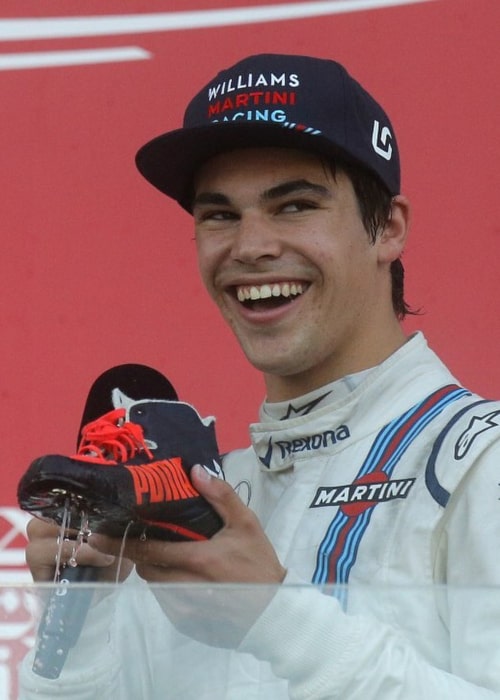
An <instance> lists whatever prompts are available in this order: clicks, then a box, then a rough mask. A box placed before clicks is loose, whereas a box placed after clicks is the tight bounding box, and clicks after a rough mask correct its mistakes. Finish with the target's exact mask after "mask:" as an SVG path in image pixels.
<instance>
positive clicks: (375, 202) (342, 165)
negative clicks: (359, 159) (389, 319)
mask: <svg viewBox="0 0 500 700" xmlns="http://www.w3.org/2000/svg"><path fill="white" fill-rule="evenodd" d="M331 166H332V168H333V173H334V174H335V171H336V170H342V171H343V172H344V173H345V174H346V175H347V177H348V178H349V179H350V180H351V182H352V186H353V188H354V193H355V195H356V199H357V202H358V207H359V211H360V214H361V219H362V221H363V225H364V227H365V229H366V231H367V233H368V235H369V237H370V240H371V241H372V243H374V242H375V240H376V238H377V236H378V234H379V233H380V232H381V231H383V230H384V228H385V227H386V226H387V224H388V223H389V221H390V220H391V216H392V195H391V193H390V192H389V190H388V189H387V187H386V186H385V185H384V184H383V182H381V180H379V178H378V177H376V176H375V175H372V173H370V172H369V171H368V170H366V169H365V168H363V167H360V166H357V165H353V164H352V163H350V162H348V161H344V160H343V159H338V160H336V161H335V162H334V163H332V164H331ZM404 277H405V270H404V267H403V263H402V261H401V258H398V259H397V260H394V261H393V262H392V263H391V279H392V306H393V308H394V312H395V313H396V315H397V317H398V318H399V319H401V320H402V319H403V318H404V317H405V316H407V315H415V314H418V311H414V310H413V309H412V308H411V307H410V306H409V304H408V303H407V302H406V301H405V298H404Z"/></svg>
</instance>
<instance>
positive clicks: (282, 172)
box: [193, 148, 399, 401]
mask: <svg viewBox="0 0 500 700" xmlns="http://www.w3.org/2000/svg"><path fill="white" fill-rule="evenodd" d="M193 214H194V220H195V232H196V243H197V250H198V260H199V268H200V272H201V276H202V278H203V281H204V283H205V285H206V288H207V290H208V292H209V293H210V295H211V297H212V298H213V299H214V301H215V302H216V303H217V305H218V306H219V309H220V311H221V313H222V315H223V316H224V318H225V320H226V321H227V322H228V323H229V325H230V326H231V328H232V330H233V331H234V333H235V335H236V337H237V338H238V340H239V342H240V344H241V346H242V348H243V350H244V352H245V354H246V355H247V357H248V359H249V361H250V362H251V363H252V364H253V365H254V366H255V367H257V368H258V369H259V370H261V371H262V372H264V374H265V378H266V384H267V389H268V398H269V399H270V400H274V401H277V400H285V399H287V398H291V397H292V396H294V395H295V396H296V395H297V394H298V393H305V392H306V391H310V390H312V389H314V388H316V387H318V386H321V385H322V384H324V383H326V382H328V381H332V380H334V379H337V378H339V377H340V376H343V375H345V374H347V373H350V372H354V371H358V370H361V369H364V368H365V367H369V366H372V365H373V364H376V363H377V362H379V361H381V359H384V357H385V356H386V354H389V353H386V354H385V355H384V352H385V351H384V352H383V351H382V349H381V347H379V346H380V344H381V343H382V344H383V340H382V339H383V338H384V334H386V335H387V333H388V328H385V327H384V326H390V327H391V328H390V333H391V337H392V334H393V333H394V332H395V331H394V329H395V327H396V326H397V327H398V328H399V326H398V324H397V322H396V319H395V317H394V314H393V312H392V303H391V291H390V274H389V265H390V260H389V261H388V260H386V259H385V257H384V255H381V254H380V247H381V245H382V243H381V242H380V241H379V240H377V241H376V242H375V244H373V243H370V240H369V237H368V234H367V232H366V230H365V228H364V226H363V223H362V221H361V218H360V214H359V209H358V205H357V202H356V198H355V195H354V191H353V188H352V185H351V182H350V180H349V179H348V177H347V176H346V175H345V174H344V173H342V172H338V173H337V174H336V175H335V176H334V175H333V174H332V172H331V170H330V169H329V168H328V166H327V165H325V163H324V162H323V161H322V160H321V159H320V158H319V157H317V156H315V155H314V154H311V153H306V152H302V151H298V150H292V149H282V148H276V149H274V148H260V149H241V150H238V151H232V152H228V153H224V154H222V155H219V156H217V157H215V158H213V159H211V160H210V161H209V162H208V163H206V164H205V165H204V166H203V167H202V168H201V169H200V171H199V173H198V175H197V178H196V182H195V198H194V209H193ZM393 257H397V255H394V256H393ZM391 351H392V350H391ZM379 355H382V356H381V357H379Z"/></svg>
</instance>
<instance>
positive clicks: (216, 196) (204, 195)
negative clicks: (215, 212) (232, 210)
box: [191, 192, 230, 209]
mask: <svg viewBox="0 0 500 700" xmlns="http://www.w3.org/2000/svg"><path fill="white" fill-rule="evenodd" d="M203 204H215V205H216V206H228V205H229V204H230V199H229V197H226V195H225V194H222V193H220V192H200V194H197V195H196V196H195V198H194V199H193V203H192V205H191V208H193V209H194V207H196V206H198V205H203Z"/></svg>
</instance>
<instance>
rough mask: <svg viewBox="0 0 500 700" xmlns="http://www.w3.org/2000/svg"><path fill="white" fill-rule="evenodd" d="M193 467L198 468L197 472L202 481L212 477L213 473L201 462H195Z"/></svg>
mask: <svg viewBox="0 0 500 700" xmlns="http://www.w3.org/2000/svg"><path fill="white" fill-rule="evenodd" d="M193 469H195V470H196V472H195V474H196V476H197V478H198V479H200V481H210V479H211V478H212V477H211V475H210V474H209V473H208V472H207V470H206V469H205V467H203V466H202V465H201V464H195V465H194V466H193Z"/></svg>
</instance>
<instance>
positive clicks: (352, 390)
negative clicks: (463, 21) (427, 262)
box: [22, 55, 500, 700]
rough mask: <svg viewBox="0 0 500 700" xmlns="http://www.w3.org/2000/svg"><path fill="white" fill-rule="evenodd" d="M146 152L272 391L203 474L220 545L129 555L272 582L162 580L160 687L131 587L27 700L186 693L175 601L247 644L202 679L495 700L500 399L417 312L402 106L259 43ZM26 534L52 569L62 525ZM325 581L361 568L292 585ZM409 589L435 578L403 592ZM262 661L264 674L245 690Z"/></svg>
mask: <svg viewBox="0 0 500 700" xmlns="http://www.w3.org/2000/svg"><path fill="white" fill-rule="evenodd" d="M137 164H138V167H139V170H140V171H141V173H142V174H143V175H144V176H145V177H146V179H148V180H149V181H150V182H151V183H152V184H153V185H155V186H156V187H157V188H159V189H160V190H161V191H162V192H164V193H165V194H167V195H169V196H170V197H173V198H174V199H176V200H177V201H178V202H179V203H180V204H181V206H183V207H184V208H185V209H187V210H188V211H190V212H192V214H193V217H194V224H195V232H196V243H197V252H198V259H199V267H200V272H201V276H202V278H203V281H204V283H205V286H206V288H207V290H208V292H209V294H210V295H211V297H212V298H213V300H214V301H215V303H216V304H217V305H218V307H219V309H220V311H221V313H222V315H223V316H224V318H225V320H226V321H227V322H228V324H229V325H230V326H231V328H232V330H233V331H234V333H235V335H236V337H237V338H238V340H239V342H240V344H241V346H242V349H243V351H244V352H245V354H246V356H247V357H248V359H249V361H250V362H251V363H252V365H254V366H255V367H256V368H257V369H259V370H260V371H261V372H263V375H264V378H265V384H266V391H267V397H266V401H265V402H264V404H263V406H262V408H261V415H260V422H259V423H258V424H256V425H253V426H251V428H250V436H251V441H252V446H251V447H250V448H248V449H247V450H241V451H236V452H233V453H231V454H229V455H227V456H226V457H225V459H224V465H223V466H224V472H225V476H226V479H227V481H228V482H229V483H224V482H223V481H222V480H218V479H214V478H212V477H210V476H209V475H208V474H207V472H206V471H205V470H203V469H202V468H199V467H196V468H194V469H193V470H192V472H191V478H192V483H193V485H194V486H195V488H196V489H197V490H198V491H199V493H200V494H201V495H202V496H204V497H205V498H206V500H207V501H208V502H209V503H210V504H211V505H212V506H213V507H214V508H215V510H216V511H217V512H218V514H219V516H220V517H221V519H222V521H223V523H224V526H223V528H222V529H221V530H220V531H219V532H218V533H217V534H215V535H214V536H213V537H212V538H211V539H210V540H208V541H206V542H183V543H171V542H161V541H154V540H148V541H146V542H143V541H141V540H140V539H135V540H128V542H127V543H126V544H125V555H126V557H127V558H128V560H129V561H130V562H133V563H134V564H135V568H136V571H137V573H138V574H139V576H140V577H141V578H143V579H145V580H146V581H148V582H150V583H187V582H203V583H207V582H208V583H210V584H211V583H241V584H257V583H258V584H270V585H271V586H272V588H271V589H269V588H266V587H264V589H261V587H259V588H256V589H255V590H256V591H261V594H257V593H255V594H254V595H253V596H251V595H250V593H248V595H247V598H244V599H243V600H242V599H238V598H237V599H234V600H230V599H229V598H225V599H223V600H222V601H221V600H220V599H219V597H218V593H217V590H214V589H210V594H209V596H208V597H207V598H205V597H204V596H203V595H202V594H201V593H198V594H193V595H192V596H191V595H189V594H188V593H187V592H186V596H185V597H184V598H182V604H181V602H180V601H179V599H175V596H174V600H172V598H169V595H168V592H167V593H166V594H165V595H164V596H162V595H161V594H160V593H158V594H157V595H158V600H159V601H160V604H161V606H162V610H163V612H164V614H165V616H164V618H162V617H161V616H160V618H161V619H160V621H158V611H156V618H155V619H156V625H161V632H159V631H157V629H156V627H155V629H153V628H151V629H150V628H149V627H148V626H147V625H145V624H144V617H142V618H139V619H141V624H142V628H143V631H146V632H147V633H148V636H146V638H145V639H144V640H142V644H141V645H140V649H139V650H138V651H137V652H136V653H137V655H139V659H140V660H139V661H138V660H137V658H135V663H134V670H135V672H137V668H138V667H139V668H141V667H143V666H145V665H148V671H149V672H150V676H149V678H150V680H149V685H148V683H146V682H145V681H144V680H143V681H141V682H142V683H143V685H140V684H139V685H137V680H134V677H133V674H132V673H131V671H130V669H128V668H127V664H126V663H125V662H123V654H124V651H123V648H120V639H122V638H123V637H124V635H126V634H131V633H132V632H124V630H127V629H133V622H132V621H133V620H134V619H135V618H134V616H135V615H136V614H137V613H134V610H135V607H134V605H133V604H131V603H130V599H128V600H129V602H128V603H127V604H126V605H122V607H118V610H119V611H120V613H119V614H118V613H117V614H116V615H115V618H113V619H114V622H113V623H111V622H109V619H110V617H109V615H110V613H106V612H105V610H106V609H105V606H106V605H108V606H109V605H110V603H109V599H105V600H104V601H101V602H100V603H99V604H98V605H96V606H95V608H94V610H92V611H91V615H90V621H89V622H88V623H87V625H86V628H85V629H84V632H83V634H82V638H81V640H80V642H79V644H78V646H77V647H76V649H75V651H74V653H73V656H72V658H70V659H69V664H68V668H65V670H64V672H63V674H62V675H61V678H60V680H59V681H48V682H46V683H44V682H42V681H41V680H40V679H36V678H34V674H31V673H30V670H29V668H28V667H27V666H26V667H25V669H24V671H23V675H22V683H23V686H24V688H25V691H24V692H25V697H27V698H28V697H37V698H39V697H41V694H43V693H45V694H46V695H50V692H51V691H52V692H53V693H54V697H55V696H56V695H55V691H57V696H58V697H59V696H64V695H65V693H68V694H69V693H74V692H76V690H77V689H78V692H79V695H78V697H79V698H93V697H97V696H99V697H101V695H102V696H103V697H104V696H105V697H119V698H129V697H130V698H132V697H134V698H136V697H144V698H150V697H162V698H163V697H179V698H181V697H182V698H189V697H191V695H190V686H189V679H188V680H186V685H185V687H184V688H183V690H182V691H181V690H179V688H178V686H176V687H175V688H173V687H172V685H171V684H170V685H169V678H170V679H171V678H172V676H171V675H170V676H169V673H168V672H167V671H166V670H165V667H166V665H167V664H169V663H171V658H178V657H177V656H176V655H177V654H181V653H182V650H179V645H178V646H175V645H174V647H172V649H171V654H172V655H173V656H172V657H170V656H169V655H168V654H165V656H161V655H159V654H158V650H157V649H156V648H155V644H157V643H159V642H158V640H159V639H160V637H161V635H164V634H165V632H164V629H163V625H166V624H167V623H166V617H167V616H168V617H170V618H171V619H172V621H173V622H174V624H175V625H177V626H178V627H179V628H180V629H181V631H183V632H185V633H186V634H187V635H189V636H193V637H198V636H200V637H201V638H202V641H204V642H207V643H209V644H214V645H219V644H220V645H221V646H228V647H232V648H235V649H236V652H234V653H233V655H232V656H231V660H230V661H229V662H228V663H227V666H225V667H224V671H223V672H222V676H221V675H220V674H219V676H217V674H215V676H217V677H216V678H214V677H212V676H211V675H209V676H207V683H206V685H205V686H204V694H203V695H202V697H219V698H221V697H224V698H240V697H254V695H252V692H253V691H252V688H255V687H257V685H258V697H264V698H273V699H278V700H279V699H281V698H287V697H290V698H307V699H308V700H311V699H315V698H317V699H319V698H322V699H325V698H328V699H333V698H342V700H359V699H360V698H363V700H367V699H368V698H373V699H377V700H378V699H380V698H384V700H391V699H392V698H394V699H395V698H405V700H413V699H416V698H436V699H437V698H439V700H448V699H449V700H457V699H460V700H462V699H463V700H465V699H466V698H467V699H468V700H472V699H476V698H478V699H479V698H498V697H500V649H499V645H498V641H497V638H498V629H499V625H500V607H499V605H498V600H495V601H494V604H491V603H492V601H490V600H487V599H486V598H485V596H486V593H483V595H482V596H481V595H480V594H478V595H477V596H475V595H474V594H473V592H472V591H470V587H473V586H478V585H486V586H498V585H499V584H500V563H499V562H498V557H496V556H495V554H496V546H497V543H498V542H499V541H500V518H499V517H498V516H499V513H498V508H499V506H498V492H497V484H498V481H499V478H498V420H496V419H495V417H496V416H498V415H500V405H499V404H498V403H492V402H486V401H484V400H483V399H481V398H480V397H478V396H474V395H472V394H471V393H470V392H468V391H467V390H465V389H463V388H462V387H461V386H460V385H459V384H458V383H457V381H456V380H455V379H454V378H453V377H452V376H451V375H450V373H449V372H448V370H447V369H446V368H445V367H444V365H443V364H442V363H441V362H440V360H439V359H438V358H437V357H436V356H435V355H434V354H433V353H432V351H431V350H430V349H429V348H428V347H427V344H426V342H425V339H424V338H423V336H422V335H421V334H416V335H415V336H413V337H411V338H407V337H406V335H405V333H404V331H403V329H402V327H401V324H400V321H401V319H402V318H403V317H404V315H405V313H407V312H408V310H409V309H408V306H407V304H406V302H405V300H404V296H403V270H402V265H401V262H400V256H401V254H402V252H403V249H404V246H405V241H406V236H407V233H408V224H409V204H408V201H407V200H406V198H405V197H404V196H402V195H401V193H400V169H399V157H398V150H397V143H396V139H395V135H394V130H393V127H392V125H391V124H390V122H389V119H388V117H387V115H386V114H385V113H384V111H383V110H382V108H381V107H380V106H379V105H378V104H377V103H376V102H375V101H374V100H373V99H372V98H371V97H370V96H369V95H368V94H367V93H366V92H365V90H364V89H363V88H362V87H361V86H360V85H359V84H358V83H357V82H356V81H355V80H353V78H351V77H350V76H349V75H348V73H347V72H346V71H345V70H344V68H342V67H341V66H340V65H339V64H337V63H335V62H333V61H329V60H323V59H315V58H310V57H303V56H286V55H284V56H281V55H260V56H252V57H249V58H247V59H244V60H242V61H240V62H239V63H237V64H236V65H235V66H233V67H231V68H229V69H227V70H225V71H222V72H221V73H220V74H219V75H217V76H216V77H215V78H214V79H213V80H212V81H210V83H209V84H208V85H207V86H206V87H204V88H203V89H202V90H201V91H200V92H199V93H198V94H197V95H196V96H195V97H194V99H193V100H192V102H191V103H190V105H189V106H188V108H187V111H186V115H185V120H184V127H183V128H182V129H179V130H176V131H174V132H170V133H167V134H164V135H162V136H159V137H158V138H157V139H154V140H153V141H151V142H150V143H148V144H146V145H145V146H144V147H143V148H142V149H141V150H140V151H139V153H138V156H137ZM30 538H31V543H30V546H29V548H28V561H29V564H30V566H31V569H32V572H33V575H34V578H35V580H49V579H50V578H51V576H52V573H53V561H54V553H55V548H56V544H55V539H54V529H53V528H52V527H51V526H48V525H47V524H45V523H39V522H36V521H33V522H32V524H31V527H30ZM91 542H93V546H94V548H91V547H89V546H84V547H82V548H81V550H80V552H79V562H80V563H81V564H92V565H94V566H102V567H103V569H102V570H103V571H104V572H106V573H105V574H104V576H105V577H108V578H112V576H113V575H114V568H115V567H116V562H115V560H113V559H110V558H109V556H110V554H111V555H117V554H118V553H119V548H120V546H121V543H120V542H115V541H113V540H110V539H108V538H103V537H97V538H91ZM99 550H100V551H99ZM63 556H66V554H65V553H64V552H63ZM126 573H128V568H127V567H125V571H122V577H123V576H124V575H125V574H126ZM311 582H312V583H315V584H322V585H324V584H346V583H349V584H352V585H351V586H349V588H348V589H347V590H346V591H343V592H340V593H339V594H337V595H331V594H328V595H327V594H325V593H327V591H323V590H322V589H318V588H317V587H310V588H302V589H298V590H295V589H294V588H293V587H291V586H287V585H285V586H280V587H279V588H276V585H277V584H281V583H285V584H297V583H301V584H303V583H311ZM354 584H372V585H373V586H374V589H373V590H374V594H373V597H371V596H369V595H368V593H367V592H366V589H365V593H364V594H363V595H362V594H358V593H357V588H356V586H355V585H354ZM377 584H378V585H383V586H386V585H389V586H390V589H389V590H390V591H391V594H390V598H389V599H387V598H385V597H384V595H383V593H382V592H380V593H379V594H377V587H376V586H377ZM431 584H443V586H445V587H443V588H440V589H433V588H430V586H431ZM400 586H403V587H404V586H414V587H417V590H418V593H416V592H415V593H414V594H413V595H412V596H411V597H410V596H409V595H406V596H403V597H401V599H398V596H397V591H398V590H399V589H398V587H400ZM464 586H465V587H469V588H468V589H467V590H468V591H469V592H468V593H467V597H465V600H466V605H464V604H463V601H464V596H463V592H462V593H461V591H462V587H464ZM123 590H124V591H126V590H127V586H124V587H123ZM126 595H127V594H126V592H124V593H123V595H122V597H123V598H124V599H125V598H126ZM129 595H130V593H129ZM142 595H144V593H143V594H142ZM146 602H147V601H145V600H144V599H141V605H142V606H143V607H142V611H141V614H142V615H145V612H144V610H145V609H146V608H147V605H146ZM238 602H239V605H238ZM117 605H118V606H120V603H117ZM103 606H104V607H103ZM103 611H104V612H103ZM210 617H212V618H213V620H212V622H213V625H212V626H207V629H209V630H210V634H204V627H203V626H204V624H205V623H206V621H207V620H208V619H210ZM130 626H131V627H130ZM104 630H106V631H107V632H109V635H110V639H109V640H108V639H107V637H106V635H105V634H104ZM149 634H151V638H152V639H154V642H151V640H150V639H149ZM104 637H106V640H105V641H103V638H104ZM148 645H149V646H148ZM180 646H182V645H180ZM188 648H189V644H188ZM155 653H156V656H157V658H154V656H155ZM247 654H250V655H251V657H250V658H252V659H259V660H261V661H262V662H265V663H266V664H269V667H268V666H266V667H265V668H266V669H267V670H266V671H262V669H261V667H259V669H260V670H259V671H256V670H255V668H254V667H253V666H252V665H251V662H247V661H245V659H248V658H249V657H247ZM120 655H121V656H120ZM241 659H243V660H241ZM252 663H253V661H252ZM248 664H250V666H248ZM197 670H199V669H198V667H197V669H193V674H194V675H195V674H196V671H197ZM106 673H109V674H111V675H110V677H111V678H112V679H113V680H112V682H109V681H108V684H107V685H106V681H105V680H104V679H105V678H106V677H107V676H106ZM203 673H207V669H203ZM170 674H172V667H171V670H170ZM245 674H247V675H248V676H249V677H250V678H252V674H262V675H261V676H260V681H258V682H257V681H256V680H255V679H256V676H255V675H254V676H253V679H254V681H255V683H257V685H255V686H252V684H251V682H250V681H249V683H248V684H247V685H246V686H245V682H244V678H245ZM124 679H125V680H124ZM262 679H265V680H262ZM134 683H135V685H134ZM217 683H218V684H219V685H217ZM214 688H215V690H214ZM169 692H170V695H169ZM212 692H214V695H212V694H211V693H212ZM30 693H31V695H30ZM97 693H99V695H98V694H97ZM113 693H114V694H113ZM134 693H135V694H134ZM245 693H247V694H245ZM42 696H43V695H42ZM198 697H199V695H198Z"/></svg>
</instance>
